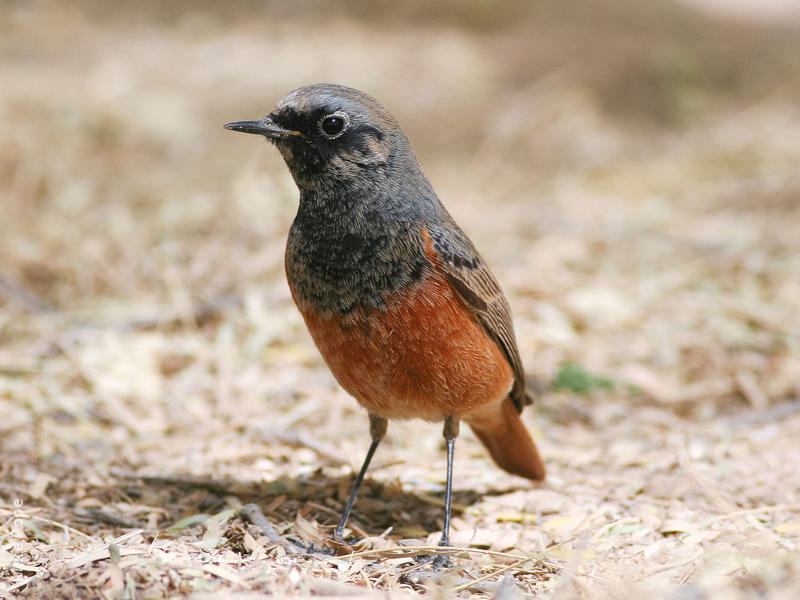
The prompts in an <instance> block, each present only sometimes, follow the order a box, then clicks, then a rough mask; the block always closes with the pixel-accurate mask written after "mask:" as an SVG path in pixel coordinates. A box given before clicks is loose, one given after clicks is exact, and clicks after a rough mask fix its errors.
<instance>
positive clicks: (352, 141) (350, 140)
mask: <svg viewBox="0 0 800 600" xmlns="http://www.w3.org/2000/svg"><path fill="white" fill-rule="evenodd" d="M225 127H226V128H227V129H231V130H233V131H241V132H243V133H255V134H258V135H263V136H264V137H265V138H267V140H269V141H271V142H273V143H274V144H275V145H276V146H277V148H278V150H280V152H281V154H282V155H283V158H284V160H285V161H286V164H287V165H288V166H289V169H290V170H291V172H292V175H293V176H294V179H295V181H296V182H297V184H298V186H299V187H300V188H301V190H302V189H309V188H318V187H319V186H320V185H322V186H325V187H329V186H331V185H336V184H342V183H359V182H366V181H376V180H379V179H382V178H383V177H384V176H386V174H387V173H388V172H389V171H391V170H395V169H396V168H399V169H400V170H405V169H403V167H406V168H408V167H411V168H412V169H413V170H416V169H418V168H419V166H418V164H417V161H416V159H415V158H414V155H413V152H412V151H411V147H410V144H409V142H408V139H407V138H406V136H405V134H404V133H403V131H402V130H401V129H400V126H399V125H398V124H397V121H396V120H395V119H394V117H393V116H392V115H391V114H390V113H389V111H387V110H386V109H385V108H384V107H383V105H381V104H380V103H379V102H378V101H377V100H375V99H374V98H373V97H372V96H370V95H368V94H365V93H364V92H361V91H358V90H356V89H353V88H349V87H345V86H341V85H332V84H315V85H309V86H305V87H302V88H299V89H297V90H295V91H293V92H291V93H289V94H288V95H287V96H286V97H285V98H283V99H282V100H281V101H280V102H278V104H277V106H275V108H274V109H273V111H272V112H271V113H270V114H269V115H268V116H267V117H266V118H264V119H261V120H259V121H239V122H235V123H228V124H227V125H225Z"/></svg>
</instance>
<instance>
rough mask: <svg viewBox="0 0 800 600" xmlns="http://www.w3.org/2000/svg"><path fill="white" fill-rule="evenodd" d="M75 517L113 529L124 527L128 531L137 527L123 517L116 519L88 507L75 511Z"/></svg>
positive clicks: (97, 509) (137, 525)
mask: <svg viewBox="0 0 800 600" xmlns="http://www.w3.org/2000/svg"><path fill="white" fill-rule="evenodd" d="M75 515H76V516H78V517H80V518H82V519H85V520H86V521H88V522H97V521H99V522H101V523H106V524H108V525H114V526H115V527H126V528H128V529H133V528H135V527H139V524H138V523H134V522H133V521H129V520H128V519H125V518H123V517H118V516H117V515H112V514H110V513H107V512H104V511H102V510H100V509H99V508H95V507H93V506H90V507H89V508H85V509H81V510H76V511H75Z"/></svg>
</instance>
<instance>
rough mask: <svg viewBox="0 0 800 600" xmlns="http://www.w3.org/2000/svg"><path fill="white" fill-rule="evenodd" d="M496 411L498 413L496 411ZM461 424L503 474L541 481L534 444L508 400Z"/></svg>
mask: <svg viewBox="0 0 800 600" xmlns="http://www.w3.org/2000/svg"><path fill="white" fill-rule="evenodd" d="M498 409H499V411H498ZM491 410H492V412H491V413H489V412H488V407H487V409H484V410H481V411H480V413H478V414H475V415H471V418H470V417H467V418H466V419H465V420H466V422H467V423H468V424H469V426H470V427H471V428H472V431H474V432H475V435H476V436H478V439H479V440H480V441H481V442H482V443H483V445H484V446H486V449H487V450H488V451H489V454H491V455H492V458H493V459H494V462H495V463H497V466H499V467H500V468H501V469H503V470H504V471H508V472H509V473H512V474H514V475H519V476H520V477H526V478H528V479H533V480H535V481H541V480H543V479H544V478H545V474H546V471H545V466H544V462H543V461H542V457H541V456H540V455H539V450H538V449H537V448H536V444H535V443H534V441H533V438H532V437H531V434H530V433H529V432H528V429H527V428H526V427H525V424H524V423H523V422H522V419H521V418H520V416H519V412H518V411H517V409H516V408H514V405H513V404H512V402H511V399H510V398H506V399H505V400H503V402H502V403H501V405H500V406H497V405H494V406H493V407H491Z"/></svg>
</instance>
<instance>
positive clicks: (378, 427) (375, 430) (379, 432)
mask: <svg viewBox="0 0 800 600" xmlns="http://www.w3.org/2000/svg"><path fill="white" fill-rule="evenodd" d="M386 426H387V421H386V419H384V418H383V417H379V416H378V415H373V414H372V413H370V415H369V434H370V436H371V437H372V443H371V444H370V446H369V450H367V456H366V458H364V464H362V465H361V470H360V471H359V472H358V476H357V477H356V481H355V483H353V489H351V490H350V497H349V498H348V499H347V504H345V505H344V512H343V513H342V518H341V520H340V521H339V524H338V525H337V526H336V529H335V530H334V532H333V539H334V540H336V541H337V542H341V541H342V532H343V531H344V528H345V526H346V525H347V520H348V519H349V518H350V511H351V510H353V503H354V502H355V501H356V496H357V495H358V488H360V487H361V482H362V481H364V474H365V473H366V472H367V467H369V462H370V461H371V460H372V455H373V454H375V450H376V449H377V448H378V444H380V443H381V440H382V439H383V436H384V435H386Z"/></svg>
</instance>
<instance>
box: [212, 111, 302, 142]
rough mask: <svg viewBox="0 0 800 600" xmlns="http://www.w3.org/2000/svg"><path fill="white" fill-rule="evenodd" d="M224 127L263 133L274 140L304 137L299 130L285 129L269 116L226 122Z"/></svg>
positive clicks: (243, 131)
mask: <svg viewBox="0 0 800 600" xmlns="http://www.w3.org/2000/svg"><path fill="white" fill-rule="evenodd" d="M224 127H225V129H230V130H231V131H241V132H242V133H255V134H257V135H263V136H264V137H267V138H270V139H273V140H277V139H280V138H285V137H288V136H290V135H298V136H300V137H304V136H303V134H302V133H300V132H299V131H294V130H292V129H284V128H283V127H281V126H279V125H277V124H275V123H274V122H273V121H272V119H270V118H269V117H267V118H266V119H261V120H260V121H236V122H235V123H226V124H225V126H224Z"/></svg>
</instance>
